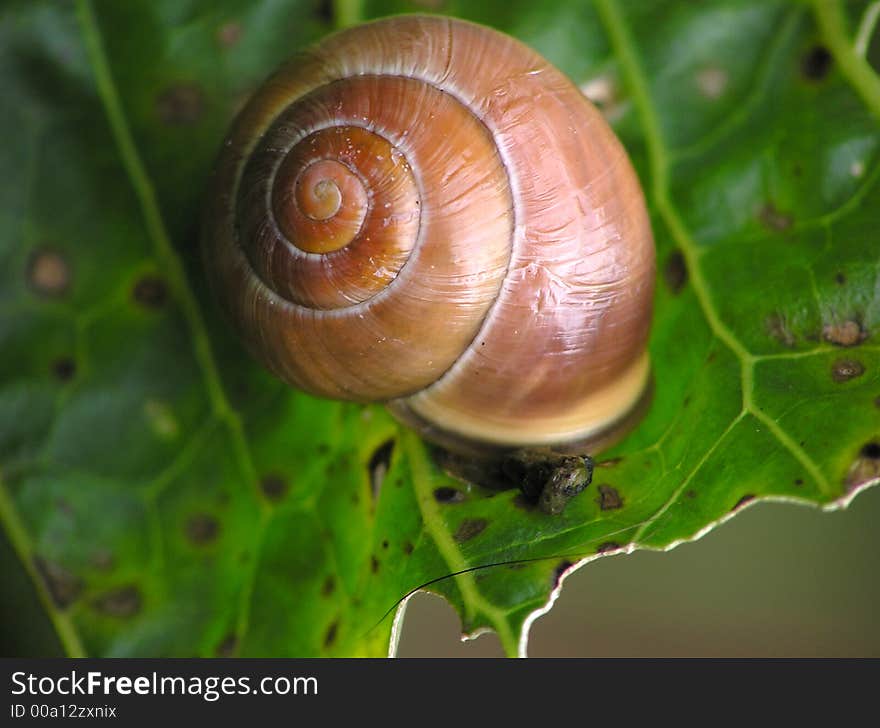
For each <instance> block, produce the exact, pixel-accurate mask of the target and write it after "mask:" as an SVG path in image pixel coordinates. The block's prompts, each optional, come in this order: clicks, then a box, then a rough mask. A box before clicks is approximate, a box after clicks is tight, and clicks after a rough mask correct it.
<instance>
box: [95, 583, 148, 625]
mask: <svg viewBox="0 0 880 728" xmlns="http://www.w3.org/2000/svg"><path fill="white" fill-rule="evenodd" d="M92 606H94V608H95V609H96V610H97V611H99V612H101V614H106V615H107V616H108V617H119V618H125V617H133V616H134V615H135V614H137V613H138V612H140V611H141V606H142V599H141V592H140V590H139V589H138V588H137V587H136V586H133V585H130V586H124V587H120V588H119V589H113V590H112V591H109V592H105V593H104V594H102V595H101V596H99V597H98V598H97V599H95V600H94V602H92Z"/></svg>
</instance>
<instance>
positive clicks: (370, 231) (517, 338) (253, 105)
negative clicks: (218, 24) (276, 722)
mask: <svg viewBox="0 0 880 728" xmlns="http://www.w3.org/2000/svg"><path fill="white" fill-rule="evenodd" d="M203 247H204V253H205V259H206V263H207V267H208V271H209V277H210V278H211V280H212V283H213V286H214V289H215V290H216V291H217V293H218V296H219V299H220V301H221V303H222V304H223V306H224V308H225V309H226V311H227V313H228V314H229V316H230V318H231V320H232V321H233V322H234V324H235V326H236V328H237V330H238V331H239V332H240V334H241V335H242V337H243V338H244V340H245V342H246V343H247V345H248V347H249V348H250V349H251V351H252V352H254V353H255V354H256V356H257V357H258V358H260V359H261V360H262V361H263V362H264V363H265V364H266V365H267V366H268V367H269V368H270V369H271V370H272V371H273V372H275V373H276V374H277V375H278V376H279V377H280V378H282V379H284V380H285V381H288V382H289V383H291V384H293V385H294V386H296V387H299V388H301V389H303V390H306V391H308V392H311V393H313V394H316V395H318V396H322V397H329V398H335V399H349V400H355V401H363V402H368V401H380V402H386V403H388V405H389V408H390V409H391V411H392V412H393V413H394V414H395V415H396V416H397V417H399V418H400V419H402V420H403V421H405V422H407V423H409V424H411V425H413V426H414V427H416V428H417V429H418V430H419V431H420V432H421V433H422V434H423V435H424V436H426V437H427V438H428V439H430V440H433V441H435V442H439V443H441V444H444V445H446V446H447V447H453V448H456V447H457V448H459V449H461V450H467V449H468V448H470V447H472V446H475V445H476V446H478V447H483V446H485V447H488V448H500V449H511V448H523V447H559V448H563V447H577V448H589V447H593V448H594V447H597V446H599V445H600V444H605V443H608V442H609V441H610V440H613V439H614V438H616V437H619V436H620V434H621V433H622V432H623V431H624V430H625V429H626V427H627V426H628V425H629V424H630V423H631V422H632V420H633V419H634V418H636V417H637V415H638V413H639V412H640V408H641V407H642V406H643V405H644V403H645V401H646V397H647V392H648V390H649V382H650V372H649V369H650V367H649V362H648V356H647V338H648V329H649V325H650V318H651V300H652V294H653V280H654V245H653V239H652V236H651V230H650V225H649V221H648V216H647V212H646V209H645V203H644V197H643V195H642V192H641V188H640V186H639V183H638V179H637V177H636V175H635V173H634V171H633V169H632V166H631V164H630V162H629V160H628V158H627V156H626V153H625V151H624V149H623V147H622V146H621V144H620V143H619V142H618V140H617V139H616V137H615V136H614V133H613V132H612V131H611V129H610V127H609V126H608V125H607V123H606V122H605V120H604V119H603V118H602V116H601V114H600V113H599V112H598V111H597V110H596V109H595V108H593V106H592V105H591V104H590V103H589V102H588V101H587V100H586V99H585V98H584V96H583V95H582V94H581V93H580V92H579V90H578V89H577V88H576V87H575V86H574V85H573V84H572V83H571V82H570V81H569V80H568V79H567V78H566V77H565V76H564V75H563V74H562V73H561V72H559V71H558V70H557V69H555V68H554V67H553V66H551V65H550V64H549V63H548V62H547V61H546V60H544V59H543V58H542V57H540V56H539V55H538V54H537V53H535V52H534V51H532V50H530V49H529V48H527V47H526V46H524V45H523V44H521V43H520V42H518V41H516V40H514V39H512V38H509V37H507V36H505V35H503V34H501V33H499V32H497V31H494V30H490V29H488V28H485V27H482V26H478V25H474V24H471V23H467V22H464V21H459V20H453V19H449V18H440V17H419V16H401V17H396V18H391V19H386V20H381V21H377V22H373V23H369V24H366V25H363V26H359V27H357V28H354V29H350V30H347V31H342V32H340V33H337V34H335V35H333V36H331V37H329V38H327V39H325V40H324V41H323V42H321V43H320V44H319V45H317V46H315V47H313V48H311V49H310V50H307V51H306V52H305V53H303V54H301V55H299V56H297V57H296V58H294V59H293V60H292V61H290V62H288V63H287V64H286V65H284V66H283V67H282V68H281V69H280V70H279V71H277V72H276V73H275V75H273V76H272V77H271V78H270V79H269V80H268V81H267V82H266V83H265V84H264V85H263V86H262V87H261V88H260V89H258V90H257V92H256V93H255V94H254V96H253V97H252V99H251V100H250V102H249V103H248V104H247V105H246V107H245V108H244V110H243V111H242V112H241V113H240V115H239V117H238V119H237V120H236V122H235V124H234V125H233V128H232V131H231V132H230V135H229V137H228V139H227V142H226V145H225V146H224V148H223V151H222V153H221V155H220V158H219V161H218V164H217V167H216V171H215V174H214V178H213V182H212V190H211V191H210V193H209V204H208V206H207V211H206V218H205V225H204V243H203Z"/></svg>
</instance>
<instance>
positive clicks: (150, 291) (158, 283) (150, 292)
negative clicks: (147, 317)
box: [131, 274, 168, 310]
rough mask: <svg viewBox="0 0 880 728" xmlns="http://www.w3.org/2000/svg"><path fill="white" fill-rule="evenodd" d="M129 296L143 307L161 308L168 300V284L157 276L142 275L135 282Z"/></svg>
mask: <svg viewBox="0 0 880 728" xmlns="http://www.w3.org/2000/svg"><path fill="white" fill-rule="evenodd" d="M131 297H132V298H133V299H134V301H135V303H137V304H139V305H140V306H143V307H144V308H148V309H153V310H155V309H158V308H162V306H164V305H165V302H166V301H167V300H168V286H167V285H166V284H165V281H164V280H162V279H161V278H160V277H159V276H156V275H152V274H147V275H143V276H141V277H140V278H138V280H137V281H136V282H135V284H134V288H133V289H132V291H131Z"/></svg>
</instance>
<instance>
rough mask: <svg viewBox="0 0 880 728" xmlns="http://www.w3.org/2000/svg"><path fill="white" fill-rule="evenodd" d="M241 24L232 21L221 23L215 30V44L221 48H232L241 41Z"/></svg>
mask: <svg viewBox="0 0 880 728" xmlns="http://www.w3.org/2000/svg"><path fill="white" fill-rule="evenodd" d="M241 32H242V31H241V23H238V22H236V21H234V20H231V21H229V22H228V23H223V25H221V26H220V27H219V28H217V43H218V44H219V45H220V47H221V48H232V46H234V45H235V44H236V43H238V41H239V40H241Z"/></svg>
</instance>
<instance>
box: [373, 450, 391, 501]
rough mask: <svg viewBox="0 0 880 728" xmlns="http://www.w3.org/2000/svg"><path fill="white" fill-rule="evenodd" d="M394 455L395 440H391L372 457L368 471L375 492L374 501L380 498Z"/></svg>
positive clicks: (374, 452)
mask: <svg viewBox="0 0 880 728" xmlns="http://www.w3.org/2000/svg"><path fill="white" fill-rule="evenodd" d="M393 454H394V440H393V439H391V440H386V441H385V442H383V443H382V444H381V445H379V447H377V448H376V449H375V450H374V451H373V454H372V455H371V456H370V462H369V464H368V465H367V469H368V470H369V473H370V487H371V488H372V490H373V498H374V499H376V498H378V497H379V491H380V490H381V489H382V483H383V482H385V476H386V475H388V469H389V468H390V467H391V456H392V455H393Z"/></svg>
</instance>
